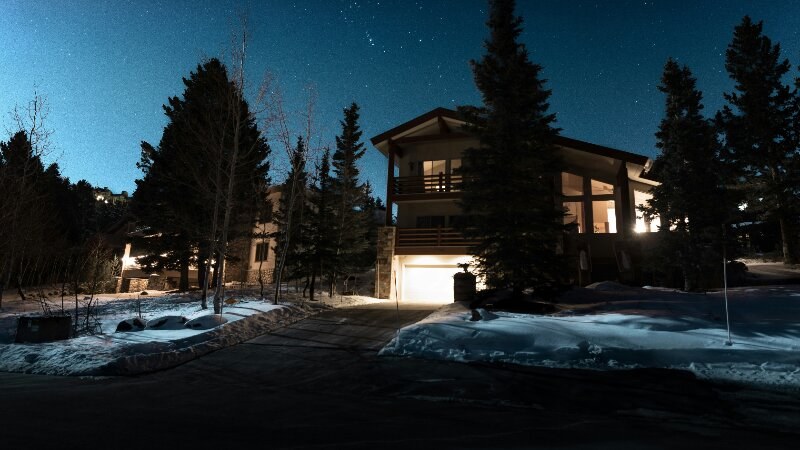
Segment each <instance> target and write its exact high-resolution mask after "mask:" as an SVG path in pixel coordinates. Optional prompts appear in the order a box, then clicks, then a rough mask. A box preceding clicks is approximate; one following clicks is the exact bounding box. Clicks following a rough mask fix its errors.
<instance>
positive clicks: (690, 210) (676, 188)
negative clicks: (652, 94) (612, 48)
mask: <svg viewBox="0 0 800 450" xmlns="http://www.w3.org/2000/svg"><path fill="white" fill-rule="evenodd" d="M695 85H696V80H695V78H694V77H693V76H692V73H691V71H690V70H689V68H688V67H686V66H683V67H680V66H679V65H678V63H677V62H675V61H674V60H672V59H669V60H668V61H667V63H666V65H665V66H664V74H663V75H662V77H661V84H660V85H659V86H658V89H659V90H660V91H661V92H663V93H664V94H666V109H665V112H664V118H663V119H662V120H661V124H660V125H659V127H658V132H657V133H656V139H657V142H656V147H658V148H659V149H660V150H661V153H660V154H659V155H658V157H657V158H656V160H655V163H654V165H653V169H652V171H651V174H652V176H653V177H654V178H655V179H656V180H658V181H659V182H660V183H661V184H660V185H659V186H656V187H654V188H653V190H652V193H653V198H652V199H651V200H650V201H649V202H648V207H647V208H645V215H647V216H650V217H652V216H654V215H655V216H659V217H660V219H661V223H662V226H661V229H660V232H661V242H660V243H661V250H662V254H663V255H664V257H665V259H666V261H668V262H669V263H670V265H671V266H674V267H679V268H680V270H681V273H682V275H683V280H684V289H685V290H687V291H690V290H693V289H695V288H696V287H698V284H699V283H700V281H701V279H702V277H703V275H704V274H709V273H715V272H716V271H715V270H713V269H714V268H716V267H717V266H718V265H719V264H718V263H719V256H718V252H717V251H715V248H719V247H718V246H719V239H720V230H721V225H722V223H723V222H724V221H725V218H726V217H725V216H726V210H725V197H724V193H723V191H722V182H723V181H722V179H721V167H720V165H719V163H718V162H717V157H718V150H719V144H718V142H717V139H716V131H715V129H714V127H713V124H712V123H711V122H710V121H709V120H707V119H706V118H705V117H703V116H702V114H701V111H702V109H703V105H702V93H701V92H700V91H698V90H697V89H696V87H695ZM662 269H663V268H662ZM709 281H710V280H709Z"/></svg>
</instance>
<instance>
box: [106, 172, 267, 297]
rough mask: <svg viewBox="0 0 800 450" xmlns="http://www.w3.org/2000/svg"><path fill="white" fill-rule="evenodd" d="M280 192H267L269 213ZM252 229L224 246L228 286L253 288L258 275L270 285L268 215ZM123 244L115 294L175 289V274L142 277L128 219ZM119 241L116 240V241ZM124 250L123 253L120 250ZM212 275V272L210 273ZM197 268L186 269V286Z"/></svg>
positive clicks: (140, 253) (192, 281) (193, 280)
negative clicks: (270, 205)
mask: <svg viewBox="0 0 800 450" xmlns="http://www.w3.org/2000/svg"><path fill="white" fill-rule="evenodd" d="M280 196H281V191H280V186H272V187H270V188H269V190H268V191H267V198H268V199H269V201H270V202H271V204H272V212H274V211H276V210H277V209H278V204H279V201H280ZM260 219H261V220H260V221H258V222H257V223H256V224H255V225H254V226H253V229H252V235H251V236H245V237H242V238H240V239H237V240H235V241H233V242H231V243H230V244H229V245H228V254H229V255H232V256H233V258H231V259H230V260H229V261H228V262H227V264H226V269H225V281H226V282H228V283H244V284H249V285H253V284H257V283H258V278H259V272H260V273H261V274H262V277H263V281H264V283H272V282H273V272H274V269H275V262H276V258H275V239H274V238H273V237H271V234H272V233H274V232H275V231H276V230H277V228H276V225H275V224H274V223H272V214H268V215H267V216H266V217H262V218H260ZM125 226H126V227H127V228H126V229H125V231H124V237H123V239H124V241H123V243H122V244H121V245H120V253H121V254H122V257H121V258H120V259H121V263H122V264H121V270H120V276H119V278H118V281H117V292H139V291H143V290H146V289H154V290H170V289H176V288H177V287H178V282H179V278H180V273H179V272H178V271H177V270H165V271H162V272H159V273H150V274H148V273H146V272H144V271H143V270H142V269H141V267H140V266H139V264H138V263H137V262H136V258H137V257H140V256H144V255H145V253H144V251H143V250H142V249H141V248H136V247H135V246H133V244H132V239H131V237H133V236H135V235H136V234H137V233H140V231H139V230H137V229H136V227H135V223H134V221H133V220H132V219H130V218H129V220H127V222H125ZM118 240H119V239H118ZM123 249H124V250H123ZM212 271H213V269H212ZM197 275H198V274H197V268H196V267H195V266H190V268H189V285H190V286H197V285H198V278H197Z"/></svg>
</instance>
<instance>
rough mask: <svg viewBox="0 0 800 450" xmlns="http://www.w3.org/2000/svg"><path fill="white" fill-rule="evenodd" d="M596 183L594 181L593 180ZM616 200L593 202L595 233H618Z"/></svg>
mask: <svg viewBox="0 0 800 450" xmlns="http://www.w3.org/2000/svg"><path fill="white" fill-rule="evenodd" d="M592 182H593V183H594V180H592ZM616 212H617V211H616V208H615V207H614V200H599V201H598V200H595V201H593V202H592V217H593V219H592V220H593V222H594V223H593V227H594V228H593V229H594V232H595V233H616V232H617V214H616Z"/></svg>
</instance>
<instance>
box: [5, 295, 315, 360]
mask: <svg viewBox="0 0 800 450" xmlns="http://www.w3.org/2000/svg"><path fill="white" fill-rule="evenodd" d="M104 306H108V308H107V309H108V310H107V311H104V314H103V315H102V317H103V319H102V322H101V325H102V330H103V333H102V334H97V335H94V336H84V337H79V338H75V339H70V340H67V341H59V342H51V343H46V344H7V345H0V371H7V372H24V373H35V374H47V375H132V374H137V373H143V372H150V371H154V370H160V369H164V368H168V367H173V366H176V365H179V364H182V363H185V362H187V361H190V360H192V359H194V358H197V357H199V356H202V355H204V354H207V353H209V352H212V351H214V350H218V349H220V348H224V347H227V346H231V345H235V344H237V343H239V342H243V341H246V340H248V339H251V338H253V337H255V336H258V335H260V334H263V333H266V332H268V331H270V330H273V329H275V328H278V327H281V326H284V325H287V324H289V323H292V322H295V321H297V320H300V319H303V318H305V317H307V316H309V315H311V314H313V313H315V312H316V311H319V309H320V307H319V306H311V305H310V304H305V305H302V306H301V305H292V306H284V305H281V306H275V305H271V304H267V303H265V302H264V301H259V300H255V299H250V300H247V299H243V300H242V301H239V302H237V303H236V304H234V305H232V306H227V305H226V306H225V308H224V310H223V314H222V317H216V316H214V315H213V314H209V312H208V311H207V310H202V309H200V308H199V306H198V305H197V303H196V302H195V301H186V299H182V298H170V297H167V298H148V299H147V300H146V301H145V302H143V304H142V307H141V310H142V311H143V312H144V314H145V315H146V318H149V319H153V318H157V317H164V316H185V317H187V318H188V319H190V320H191V319H193V320H195V323H198V322H199V323H202V324H203V326H202V327H201V329H191V328H186V327H183V328H178V329H157V328H152V329H151V328H148V329H145V330H142V331H129V332H116V333H115V332H114V330H115V329H116V326H117V324H118V323H119V322H120V320H121V318H125V315H128V316H130V315H132V313H131V310H132V306H131V304H130V302H129V301H128V302H121V301H120V302H115V303H109V304H108V305H104ZM147 316H149V317H147ZM223 322H224V323H223ZM168 328H169V327H168ZM172 328H177V327H172ZM209 328H210V329H209Z"/></svg>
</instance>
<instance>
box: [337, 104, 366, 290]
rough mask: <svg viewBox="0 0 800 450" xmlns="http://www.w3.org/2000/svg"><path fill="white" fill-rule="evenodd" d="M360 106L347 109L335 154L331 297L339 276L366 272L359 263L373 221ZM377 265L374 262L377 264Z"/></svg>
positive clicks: (352, 105)
mask: <svg viewBox="0 0 800 450" xmlns="http://www.w3.org/2000/svg"><path fill="white" fill-rule="evenodd" d="M358 119H359V114H358V105H357V104H355V103H353V104H351V105H350V106H349V107H348V108H345V109H344V119H343V120H342V121H341V122H340V123H341V126H342V133H341V134H340V135H339V136H336V151H335V152H334V154H333V173H334V175H333V179H332V180H331V185H332V189H333V202H334V211H335V218H334V223H333V227H334V229H335V249H336V255H335V261H334V266H333V267H335V272H334V279H333V280H332V283H331V295H332V294H333V288H334V287H335V283H336V280H337V279H338V277H339V275H342V274H343V275H345V276H347V275H350V274H352V273H356V272H360V271H362V270H364V269H365V267H364V264H363V261H361V260H359V258H358V256H359V255H361V254H362V253H363V252H364V251H365V249H366V248H367V246H368V244H369V242H368V233H369V220H370V218H367V217H366V214H365V213H364V211H363V209H362V208H361V206H362V205H363V199H364V184H363V183H361V182H360V181H359V170H358V165H357V164H358V160H359V159H360V158H361V157H362V156H363V155H364V151H365V148H364V144H363V143H362V142H361V134H362V131H361V128H360V127H359V125H358ZM373 263H374V260H373Z"/></svg>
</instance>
